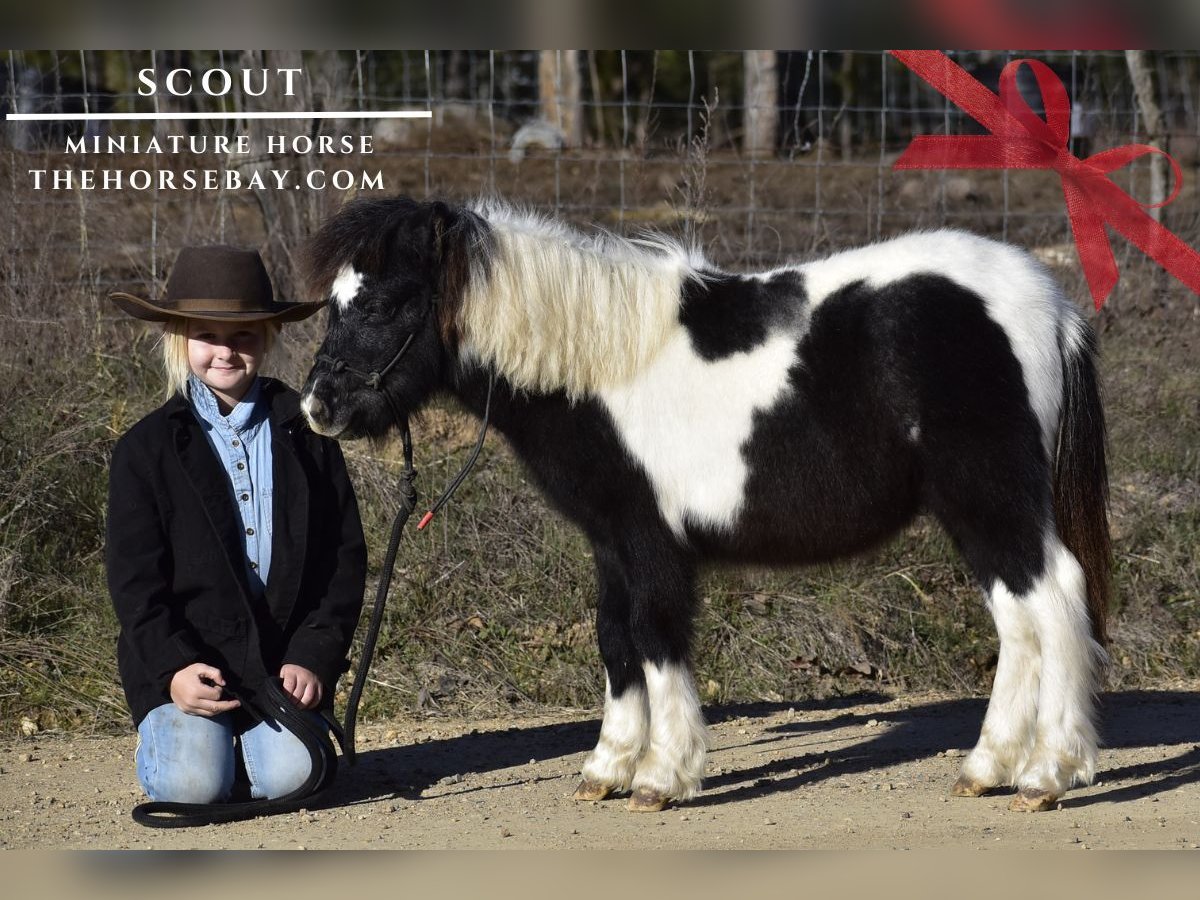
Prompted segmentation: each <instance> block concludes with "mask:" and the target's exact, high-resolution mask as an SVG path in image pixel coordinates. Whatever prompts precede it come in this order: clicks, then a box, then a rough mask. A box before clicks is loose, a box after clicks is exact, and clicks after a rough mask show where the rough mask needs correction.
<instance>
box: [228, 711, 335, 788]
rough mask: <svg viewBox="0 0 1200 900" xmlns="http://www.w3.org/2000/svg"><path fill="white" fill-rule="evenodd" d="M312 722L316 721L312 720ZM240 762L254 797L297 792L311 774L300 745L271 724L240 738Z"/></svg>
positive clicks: (276, 725) (297, 739)
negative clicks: (248, 777) (243, 766)
mask: <svg viewBox="0 0 1200 900" xmlns="http://www.w3.org/2000/svg"><path fill="white" fill-rule="evenodd" d="M314 721H319V720H317V719H316V717H315V716H314ZM242 758H243V759H244V760H245V762H246V773H247V774H248V775H249V776H250V783H251V791H252V793H253V795H254V796H255V797H259V798H268V799H275V798H278V797H284V796H287V795H288V794H290V793H292V792H293V791H295V790H297V789H298V788H300V787H301V786H302V785H303V784H304V783H305V782H306V781H307V780H308V778H309V776H310V775H311V774H312V756H311V755H310V754H309V751H308V748H307V747H305V745H304V742H303V741H301V740H300V739H299V738H298V737H296V735H294V734H292V733H291V732H290V731H288V730H287V729H286V728H283V727H281V726H279V725H278V724H276V723H274V722H272V723H269V724H261V725H257V726H255V727H254V728H252V729H251V730H250V731H248V732H246V733H245V734H243V735H242Z"/></svg>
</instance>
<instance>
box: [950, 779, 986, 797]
mask: <svg viewBox="0 0 1200 900" xmlns="http://www.w3.org/2000/svg"><path fill="white" fill-rule="evenodd" d="M990 790H991V788H990V787H987V786H986V785H982V784H980V783H979V782H978V781H976V780H975V779H973V778H968V777H967V776H966V775H959V776H958V781H956V782H954V787H952V788H951V789H950V793H951V794H953V795H954V796H955V797H982V796H983V795H984V794H986V793H987V792H988V791H990Z"/></svg>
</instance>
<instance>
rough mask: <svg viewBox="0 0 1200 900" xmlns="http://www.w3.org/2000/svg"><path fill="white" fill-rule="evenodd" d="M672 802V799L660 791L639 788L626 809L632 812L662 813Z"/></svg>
mask: <svg viewBox="0 0 1200 900" xmlns="http://www.w3.org/2000/svg"><path fill="white" fill-rule="evenodd" d="M670 802H671V798H670V797H666V796H664V795H662V794H660V793H659V792H658V791H652V790H650V789H649V788H638V789H637V790H636V791H634V792H633V795H632V796H631V797H630V798H629V805H628V806H627V807H626V809H628V810H629V811H630V812H662V811H663V810H664V809H665V808H666V806H667V804H668V803H670Z"/></svg>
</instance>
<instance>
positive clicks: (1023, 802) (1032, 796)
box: [1008, 788, 1058, 812]
mask: <svg viewBox="0 0 1200 900" xmlns="http://www.w3.org/2000/svg"><path fill="white" fill-rule="evenodd" d="M1057 802H1058V797H1056V796H1055V795H1054V794H1052V793H1050V792H1049V791H1039V790H1037V789H1036V788H1026V789H1025V790H1022V791H1019V792H1018V793H1017V796H1015V797H1013V798H1012V802H1011V803H1009V804H1008V808H1009V809H1011V810H1012V811H1013V812H1045V811H1046V810H1048V809H1054V804H1055V803H1057Z"/></svg>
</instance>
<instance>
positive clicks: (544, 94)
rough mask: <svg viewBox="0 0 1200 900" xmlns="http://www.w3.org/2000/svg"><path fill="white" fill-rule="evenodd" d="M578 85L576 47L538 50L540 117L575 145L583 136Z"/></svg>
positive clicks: (579, 81) (572, 145)
mask: <svg viewBox="0 0 1200 900" xmlns="http://www.w3.org/2000/svg"><path fill="white" fill-rule="evenodd" d="M581 87H582V85H581V79H580V74H579V51H578V50H542V51H540V52H539V53H538V95H539V97H540V98H541V107H542V118H543V119H545V120H546V121H547V122H549V123H550V124H551V125H554V126H555V127H556V128H558V129H559V130H560V131H561V132H562V133H563V138H564V139H565V141H566V146H568V147H578V146H579V144H580V141H581V138H582V136H583V118H582V116H581V115H580V109H581V104H580V91H581Z"/></svg>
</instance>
